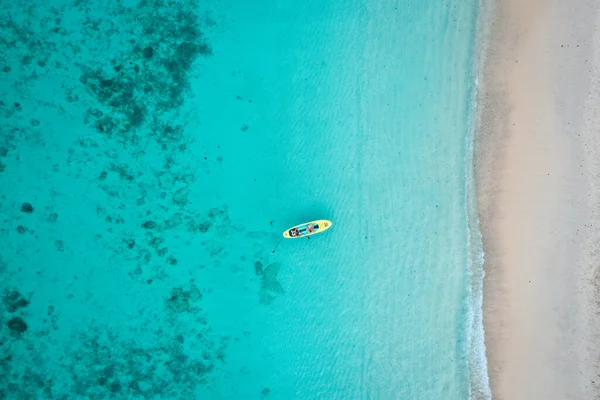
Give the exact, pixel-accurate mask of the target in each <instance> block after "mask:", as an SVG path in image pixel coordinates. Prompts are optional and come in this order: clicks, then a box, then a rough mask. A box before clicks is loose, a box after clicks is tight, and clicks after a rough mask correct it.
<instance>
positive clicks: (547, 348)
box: [476, 0, 600, 400]
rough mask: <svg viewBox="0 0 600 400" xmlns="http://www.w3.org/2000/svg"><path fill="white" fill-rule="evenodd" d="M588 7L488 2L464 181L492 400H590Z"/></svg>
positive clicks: (596, 87) (598, 117)
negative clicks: (474, 236) (478, 238)
mask: <svg viewBox="0 0 600 400" xmlns="http://www.w3.org/2000/svg"><path fill="white" fill-rule="evenodd" d="M598 6H600V3H598V2H597V1H596V2H594V1H584V0H568V1H560V0H548V1H542V0H497V1H496V2H495V3H494V5H493V7H494V9H493V10H492V12H491V15H492V17H491V21H489V22H490V23H489V24H488V25H487V26H488V32H487V41H486V42H487V43H488V47H487V48H486V49H485V57H484V59H483V64H482V68H481V71H480V88H479V89H480V90H479V98H478V107H479V121H478V137H477V150H476V178H477V189H478V200H479V212H480V222H481V228H482V234H483V242H484V251H485V264H484V268H485V273H486V277H485V282H484V301H483V308H484V309H483V312H484V326H485V335H486V338H485V341H486V348H487V359H488V372H489V375H490V384H491V388H492V393H493V397H494V399H506V400H520V399H528V400H531V399H544V400H547V399H561V400H564V399H595V398H600V396H599V395H598V393H600V392H599V390H598V388H599V387H600V376H599V375H598V374H599V372H600V370H599V369H598V354H599V352H598V348H599V347H598V343H600V342H599V338H598V335H599V334H600V330H599V329H598V328H599V327H600V325H599V324H598V319H599V318H598V316H597V315H598V310H599V307H598V302H597V296H598V291H597V288H596V286H595V281H596V280H597V277H596V274H597V266H598V254H596V253H595V248H594V246H596V247H600V241H599V236H598V229H599V228H600V217H599V214H598V212H599V210H600V204H599V202H598V200H597V199H600V190H598V184H599V182H600V174H599V171H600V168H599V164H598V160H599V159H600V146H599V141H598V140H599V138H600V97H599V93H600V84H599V82H600V72H599V66H600V31H599V29H598V27H600V18H599V15H598Z"/></svg>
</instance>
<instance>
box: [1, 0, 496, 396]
mask: <svg viewBox="0 0 600 400" xmlns="http://www.w3.org/2000/svg"><path fill="white" fill-rule="evenodd" d="M0 10H1V11H0V12H1V15H0V17H1V19H0V29H1V30H2V36H1V38H0V46H1V49H0V50H1V52H2V53H3V54H5V55H6V57H5V58H4V59H3V60H2V64H1V65H0V68H1V69H2V70H1V72H0V73H1V74H2V79H3V85H2V88H1V92H0V101H1V102H0V113H1V114H0V115H1V118H2V121H3V122H2V125H1V127H0V128H1V129H2V131H1V136H0V196H1V197H0V199H1V201H0V220H1V226H0V241H1V252H0V274H2V281H1V282H0V292H1V293H0V295H1V296H2V304H1V305H2V310H1V311H2V312H1V313H0V353H1V354H2V359H1V360H0V397H2V396H4V397H5V398H52V397H54V398H107V397H112V398H205V399H246V398H276V399H295V398H297V399H312V398H315V399H316V398H318V399H337V398H339V399H351V398H382V399H385V398H398V397H400V398H411V399H434V398H435V399H439V398H443V397H444V396H446V397H447V398H457V399H462V398H468V396H469V395H471V396H474V397H476V396H480V397H483V398H486V397H489V388H488V386H487V371H486V364H485V354H484V350H483V335H482V333H483V331H482V326H481V314H480V312H481V309H480V303H481V292H480V291H481V285H480V283H481V282H480V281H481V265H480V263H479V261H480V260H479V255H480V254H479V252H478V248H479V247H478V240H479V237H478V235H477V233H478V232H477V231H476V221H474V220H470V218H471V217H472V216H473V215H474V205H473V197H472V188H471V184H472V182H471V174H472V171H471V169H470V165H471V157H472V154H471V145H472V134H473V132H472V130H473V125H472V117H473V116H472V114H471V113H472V111H473V95H474V81H475V80H474V74H473V65H474V63H473V60H474V58H473V57H474V54H475V52H474V35H475V21H476V17H477V4H476V2H475V1H469V2H456V1H442V2H438V1H411V2H406V3H402V4H400V3H397V4H396V3H393V2H390V3H381V2H379V1H365V2H361V1H356V2H351V3H350V4H349V3H347V2H343V1H331V2H322V1H306V2H302V3H301V4H296V5H295V6H293V7H286V6H285V5H284V4H273V3H272V2H266V1H265V2H256V3H252V2H235V1H232V2H218V1H210V2H195V1H191V0H186V1H178V2H150V1H148V2H145V1H142V2H134V1H131V2H127V1H125V2H116V3H112V5H110V6H107V5H106V4H104V3H86V2H80V1H75V2H67V1H64V2H61V1H55V2H50V3H48V2H44V3H43V5H42V4H41V3H40V4H32V3H29V2H21V3H19V2H11V3H3V5H2V6H1V9H0ZM314 218H328V219H331V220H333V221H334V227H333V228H332V229H331V230H330V231H329V232H328V233H327V234H324V235H318V236H315V237H314V238H313V239H312V240H310V242H308V241H284V242H283V243H282V244H281V245H280V246H279V247H278V249H277V251H276V252H275V253H273V252H272V250H273V248H274V247H275V246H276V244H277V242H278V241H279V238H280V237H281V232H282V231H283V229H285V228H287V227H289V226H292V225H294V224H296V223H298V222H302V221H307V220H310V219H314ZM474 227H475V230H474V229H473V228H474ZM473 255H475V257H473Z"/></svg>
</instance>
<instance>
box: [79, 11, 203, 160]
mask: <svg viewBox="0 0 600 400" xmlns="http://www.w3.org/2000/svg"><path fill="white" fill-rule="evenodd" d="M162 6H164V4H162V2H161V1H143V2H141V3H140V4H139V5H138V7H136V8H127V7H122V8H121V9H119V11H118V13H119V14H120V15H121V18H122V19H123V20H135V21H136V24H135V25H132V26H134V27H136V28H135V30H136V32H135V33H136V34H135V35H134V36H136V38H137V40H136V41H135V42H132V43H131V48H130V49H129V51H124V52H123V53H122V54H120V55H119V56H117V57H115V58H113V59H111V60H110V63H109V64H107V65H98V66H90V68H88V69H87V70H85V71H84V72H83V74H82V75H81V78H80V81H81V82H82V83H83V84H84V85H85V86H86V87H87V88H88V89H89V91H90V92H91V93H92V94H93V95H94V97H95V98H96V99H97V100H98V102H99V103H100V105H101V106H100V107H102V108H103V109H104V110H105V111H104V112H103V111H101V110H99V109H93V110H89V111H88V114H87V117H86V119H87V120H88V121H89V120H91V119H92V118H93V119H94V120H95V122H94V124H95V126H96V130H97V131H98V132H99V133H101V134H104V135H108V136H109V137H119V138H120V140H123V141H128V140H129V139H131V138H132V132H134V131H135V130H137V129H138V128H140V127H142V126H143V125H144V124H149V125H150V126H151V127H152V131H151V135H152V136H154V138H155V139H156V140H157V141H158V142H159V143H160V144H161V145H162V146H163V148H167V147H169V146H170V145H171V144H172V143H173V142H178V141H179V140H180V139H181V136H182V133H181V131H182V127H181V126H178V125H172V124H170V123H168V122H166V120H165V119H163V118H162V117H163V115H164V114H165V113H167V112H169V111H171V110H174V109H177V108H178V107H180V106H181V105H182V104H183V100H184V94H185V92H186V90H187V89H188V87H189V81H188V74H189V72H190V70H191V68H192V66H193V64H194V62H195V61H196V59H197V58H198V57H200V56H210V55H211V54H212V49H211V48H210V46H209V44H208V43H207V40H206V37H205V35H204V33H203V32H202V30H201V26H200V19H199V18H198V16H197V15H196V8H197V4H196V2H195V1H193V0H189V1H184V2H183V3H181V4H178V6H177V7H172V8H171V7H162ZM98 23H100V21H98ZM132 33H134V32H132Z"/></svg>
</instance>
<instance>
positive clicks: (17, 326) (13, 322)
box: [6, 317, 27, 333]
mask: <svg viewBox="0 0 600 400" xmlns="http://www.w3.org/2000/svg"><path fill="white" fill-rule="evenodd" d="M6 325H7V326H8V329H10V330H11V331H13V332H16V333H23V332H25V331H26V330H27V324H26V323H25V321H23V319H22V318H21V317H14V318H11V319H9V320H8V322H7V324H6Z"/></svg>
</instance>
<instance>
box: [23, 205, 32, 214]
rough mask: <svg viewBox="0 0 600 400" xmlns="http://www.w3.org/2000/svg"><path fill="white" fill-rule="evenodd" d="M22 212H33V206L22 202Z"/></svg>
mask: <svg viewBox="0 0 600 400" xmlns="http://www.w3.org/2000/svg"><path fill="white" fill-rule="evenodd" d="M21 212H24V213H26V214H31V213H32V212H33V206H32V205H31V204H30V203H23V204H21Z"/></svg>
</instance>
